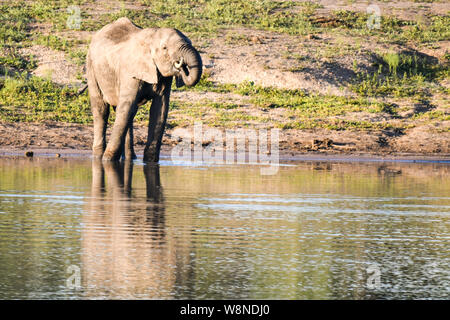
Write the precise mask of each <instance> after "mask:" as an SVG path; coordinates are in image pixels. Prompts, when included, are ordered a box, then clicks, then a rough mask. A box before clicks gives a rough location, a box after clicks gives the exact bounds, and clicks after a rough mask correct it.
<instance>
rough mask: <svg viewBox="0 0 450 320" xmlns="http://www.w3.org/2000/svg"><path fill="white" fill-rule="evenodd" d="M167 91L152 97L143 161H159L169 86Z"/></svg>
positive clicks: (167, 108) (167, 107) (167, 106)
mask: <svg viewBox="0 0 450 320" xmlns="http://www.w3.org/2000/svg"><path fill="white" fill-rule="evenodd" d="M167 91H168V92H165V93H164V94H163V95H158V96H156V97H154V98H153V101H152V106H151V108H150V120H149V125H148V139H147V144H146V145H145V149H144V161H146V162H158V161H159V152H160V149H161V141H162V137H163V134H164V128H165V126H166V120H167V113H168V111H169V96H170V87H169V90H167Z"/></svg>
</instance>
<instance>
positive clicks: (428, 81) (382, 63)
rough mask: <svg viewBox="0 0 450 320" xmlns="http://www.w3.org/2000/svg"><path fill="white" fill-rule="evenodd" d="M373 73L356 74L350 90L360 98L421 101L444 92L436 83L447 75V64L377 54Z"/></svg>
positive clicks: (413, 57) (424, 58) (416, 57)
mask: <svg viewBox="0 0 450 320" xmlns="http://www.w3.org/2000/svg"><path fill="white" fill-rule="evenodd" d="M375 69H376V71H375V72H372V73H369V72H365V73H359V74H358V75H357V79H356V80H355V81H354V83H353V85H352V86H351V89H352V90H353V91H354V92H356V93H358V94H359V95H361V96H369V97H377V96H392V97H396V98H403V97H415V98H423V97H425V96H427V95H430V94H431V91H440V92H445V88H444V87H442V86H440V84H439V82H440V81H441V80H444V79H448V78H449V75H450V73H449V70H450V69H449V63H448V61H445V62H443V63H440V62H438V61H430V59H428V58H426V57H421V56H418V55H416V54H401V53H396V52H387V53H382V54H379V55H378V62H377V63H376V64H375Z"/></svg>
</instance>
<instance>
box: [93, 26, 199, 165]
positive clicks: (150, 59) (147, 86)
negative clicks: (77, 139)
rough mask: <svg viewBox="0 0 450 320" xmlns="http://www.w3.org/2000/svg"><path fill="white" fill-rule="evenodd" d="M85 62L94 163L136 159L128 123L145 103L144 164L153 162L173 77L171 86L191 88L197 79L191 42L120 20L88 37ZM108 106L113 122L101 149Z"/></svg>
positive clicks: (162, 30) (178, 35) (196, 55)
mask: <svg viewBox="0 0 450 320" xmlns="http://www.w3.org/2000/svg"><path fill="white" fill-rule="evenodd" d="M86 60H87V62H86V69H87V81H88V88H89V97H90V101H91V108H92V114H93V117H94V143H93V147H92V149H93V155H94V157H96V158H103V160H119V159H120V158H121V156H122V155H123V156H124V157H125V158H126V159H134V158H136V155H135V153H134V149H133V118H134V116H135V115H136V112H137V109H138V107H139V106H140V105H143V104H144V103H146V102H147V101H149V100H150V99H151V100H152V105H151V108H150V119H149V125H148V139H147V143H146V146H145V150H144V161H147V162H158V161H159V151H160V148H161V140H162V136H163V133H164V127H165V123H166V119H167V112H168V109H169V98H170V90H171V86H172V78H173V76H176V77H177V86H181V85H186V86H194V85H195V84H197V82H198V81H199V80H200V77H201V75H202V60H201V57H200V54H199V53H198V51H197V50H196V49H195V48H194V47H193V46H192V43H191V41H190V40H189V39H188V38H187V37H186V36H185V35H184V34H182V33H181V32H180V31H178V30H176V29H171V28H146V29H142V28H140V27H138V26H136V25H135V24H133V23H132V22H131V21H130V20H129V19H128V18H120V19H118V20H116V21H115V22H113V23H110V24H108V25H106V26H105V27H103V28H102V29H100V30H99V31H98V32H97V33H96V34H95V35H94V36H93V37H92V41H91V44H90V47H89V52H88V54H87V57H86ZM110 106H113V107H114V108H115V110H116V120H115V122H114V125H113V128H112V132H111V136H110V139H109V142H108V144H106V137H105V134H106V126H107V124H108V117H109V111H110Z"/></svg>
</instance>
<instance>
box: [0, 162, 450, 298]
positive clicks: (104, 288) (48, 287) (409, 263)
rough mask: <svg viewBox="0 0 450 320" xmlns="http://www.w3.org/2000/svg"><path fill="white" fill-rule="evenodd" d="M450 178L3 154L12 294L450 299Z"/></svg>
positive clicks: (2, 246)
mask: <svg viewBox="0 0 450 320" xmlns="http://www.w3.org/2000/svg"><path fill="white" fill-rule="evenodd" d="M449 178H450V165H449V164H448V163H401V162H396V163H395V162H332V161H328V162H314V161H302V162H291V163H288V164H286V165H283V166H281V167H279V170H278V172H277V174H274V175H261V172H260V168H259V167H258V166H252V165H230V166H225V165H224V166H220V165H216V166H206V165H205V166H202V165H196V166H194V165H192V164H189V163H187V164H184V165H183V164H181V165H180V164H178V165H173V164H171V162H170V161H162V162H161V164H160V166H149V165H143V164H142V163H140V162H135V163H134V164H129V163H125V164H116V165H114V164H111V163H109V164H108V163H105V164H102V163H101V162H95V161H94V162H92V161H91V160H90V159H76V158H74V159H51V158H34V159H23V158H22V159H21V158H0V299H79V298H82V299H121V298H127V299H142V298H146V299H148V298H150V299H155V298H156V299H411V298H419V299H429V298H437V299H448V298H449V297H450V267H449V265H450V183H449V181H450V179H449Z"/></svg>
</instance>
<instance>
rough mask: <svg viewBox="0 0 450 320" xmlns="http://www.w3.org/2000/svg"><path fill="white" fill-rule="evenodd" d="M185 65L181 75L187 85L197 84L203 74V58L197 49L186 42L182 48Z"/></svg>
mask: <svg viewBox="0 0 450 320" xmlns="http://www.w3.org/2000/svg"><path fill="white" fill-rule="evenodd" d="M180 54H181V57H182V59H183V60H182V61H183V62H184V63H183V67H182V68H181V72H180V73H181V77H182V78H183V82H184V84H185V85H186V86H188V87H191V86H195V85H196V84H197V82H198V81H199V80H200V77H201V76H202V68H203V66H202V58H201V57H200V54H199V53H198V51H197V50H195V48H194V47H192V46H191V45H188V44H185V45H183V46H182V47H181V48H180Z"/></svg>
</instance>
